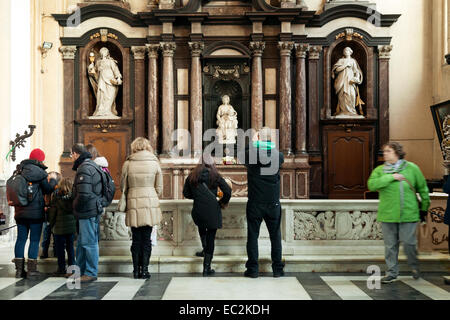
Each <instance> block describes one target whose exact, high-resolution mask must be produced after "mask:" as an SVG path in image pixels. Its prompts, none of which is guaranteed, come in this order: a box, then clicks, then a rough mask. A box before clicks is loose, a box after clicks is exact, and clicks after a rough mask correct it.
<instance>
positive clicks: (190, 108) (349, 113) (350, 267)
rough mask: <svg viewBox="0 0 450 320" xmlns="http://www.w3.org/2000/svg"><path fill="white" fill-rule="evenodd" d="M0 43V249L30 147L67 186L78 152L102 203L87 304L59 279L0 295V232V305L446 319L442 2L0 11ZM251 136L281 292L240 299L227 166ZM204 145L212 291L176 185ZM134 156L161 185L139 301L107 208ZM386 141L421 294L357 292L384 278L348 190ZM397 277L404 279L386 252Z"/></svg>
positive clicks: (234, 178) (449, 159)
mask: <svg viewBox="0 0 450 320" xmlns="http://www.w3.org/2000/svg"><path fill="white" fill-rule="evenodd" d="M0 25H1V26H2V28H0V35H1V39H2V42H1V44H0V46H1V48H2V50H0V70H1V71H2V75H3V76H2V77H0V97H1V101H0V106H1V115H2V116H1V117H0V133H1V134H0V156H1V161H0V213H3V215H4V216H5V217H6V221H5V224H4V225H0V230H1V229H3V228H4V227H5V228H8V227H12V226H14V225H15V221H14V211H13V208H12V207H9V206H8V202H7V200H6V195H5V192H6V181H7V180H8V178H9V177H10V176H11V174H12V173H13V171H14V170H15V168H16V165H17V164H18V163H20V161H22V160H23V159H26V158H27V157H28V155H29V153H30V151H31V150H33V149H35V148H40V149H42V150H44V151H45V155H46V160H45V165H46V166H47V167H48V171H57V172H60V173H61V174H62V176H63V177H65V176H67V177H72V178H73V177H74V176H75V171H73V170H72V166H73V159H72V146H73V145H74V144H75V143H82V144H85V145H87V144H93V145H94V146H95V147H96V148H97V150H98V152H99V154H101V155H102V156H104V157H105V158H106V159H107V160H108V163H109V171H110V173H111V177H112V178H113V179H114V181H115V184H116V189H117V191H116V194H115V197H114V201H113V202H112V203H111V205H110V206H109V207H108V208H106V212H105V213H104V214H103V215H102V216H101V220H100V226H99V238H100V242H99V252H100V258H99V263H98V264H99V273H100V274H105V276H99V278H98V279H99V280H97V281H96V282H95V283H93V284H90V286H97V287H96V288H97V289H98V290H97V291H96V293H95V294H94V296H93V297H92V296H89V293H83V292H82V291H83V290H81V291H80V290H78V291H76V290H75V291H71V290H69V289H66V288H64V286H63V285H64V283H65V282H64V281H65V279H57V280H55V279H56V278H51V277H50V278H48V279H47V280H44V281H43V283H41V284H38V285H35V284H34V283H27V282H24V283H23V284H21V282H20V281H19V280H18V279H14V278H11V274H12V273H13V272H14V270H13V268H14V265H13V264H11V263H10V261H11V259H12V258H13V257H14V256H13V254H14V252H13V251H14V249H13V248H14V242H15V239H16V237H17V232H16V230H15V229H14V228H11V229H9V230H7V231H3V232H1V233H0V300H9V299H25V300H27V299H44V298H45V299H55V300H58V299H97V300H100V299H130V300H131V299H134V300H139V299H143V300H144V299H149V300H161V299H162V300H185V299H188V300H189V299H193V300H226V299H237V300H239V299H248V298H247V297H248V295H249V294H253V295H254V300H310V299H313V300H316V299H325V300H329V299H331V300H334V299H336V300H338V299H342V300H350V299H357V300H360V299H361V300H377V299H387V300H394V299H399V300H410V299H414V300H428V299H433V300H450V288H449V286H448V285H445V284H444V283H443V282H442V277H447V278H448V275H450V273H449V271H450V258H449V253H448V237H449V234H448V232H449V228H448V225H446V224H445V223H444V218H443V217H444V212H445V210H446V205H447V198H448V195H447V194H446V193H444V191H443V185H444V181H445V180H444V179H445V177H446V176H447V175H448V168H450V167H448V164H450V147H449V146H450V143H449V142H450V130H449V128H450V122H448V125H447V116H448V117H449V118H448V119H450V0H433V1H430V0H396V1H392V0H367V1H366V0H359V1H358V0H52V1H49V0H33V1H28V0H23V1H22V0H21V1H16V0H14V1H13V0H2V1H0ZM266 127H267V128H270V129H272V132H273V135H274V137H276V139H274V141H276V147H277V149H278V150H279V151H280V152H282V153H283V155H284V163H283V165H282V166H281V168H280V172H279V176H280V195H279V196H280V203H281V207H282V209H281V210H282V214H281V215H282V218H281V237H282V246H283V261H284V263H285V272H286V273H287V276H286V277H285V278H283V279H282V280H281V282H278V283H274V282H271V281H275V279H272V278H264V277H262V278H261V281H262V284H260V285H261V288H264V289H262V290H261V293H255V288H256V287H255V284H254V281H253V280H252V279H242V278H239V276H240V275H241V273H243V271H244V270H245V261H246V258H247V255H246V240H247V226H246V213H245V210H246V204H247V196H248V189H249V185H248V181H247V180H248V179H247V168H246V166H245V165H244V163H241V162H240V161H239V159H238V157H237V152H238V151H239V148H240V147H242V146H241V144H240V143H241V142H242V141H244V140H245V139H247V140H250V139H251V137H252V134H253V132H252V130H256V131H258V130H260V129H262V128H266ZM214 134H216V135H217V136H218V137H219V138H218V141H219V143H218V146H219V147H217V148H216V149H215V152H216V154H215V155H216V156H215V158H214V159H215V161H216V166H217V169H218V170H219V172H220V173H221V174H222V175H223V176H224V177H225V178H226V180H227V182H228V183H229V185H230V186H231V189H232V199H231V202H230V204H229V207H228V208H227V209H226V210H223V228H222V229H219V230H218V231H217V237H216V247H215V256H214V260H213V264H214V267H215V269H216V273H217V275H216V277H215V280H211V281H210V282H208V283H206V282H205V281H206V279H201V278H196V277H195V274H196V273H199V272H201V268H202V262H203V259H201V258H198V257H196V256H195V252H196V251H198V249H199V247H200V239H199V235H198V234H197V229H196V225H195V223H194V221H193V220H192V218H191V209H192V201H191V200H188V199H186V198H185V197H184V196H183V185H184V184H185V181H186V178H187V177H188V175H189V174H190V172H191V170H192V169H193V168H194V167H195V166H196V165H197V163H198V160H199V155H201V154H202V152H203V151H204V150H205V149H207V148H209V146H210V143H211V142H212V138H211V136H214ZM242 135H243V140H242V141H241V139H240V138H241V136H242ZM138 137H145V138H146V139H148V140H149V141H150V144H151V147H152V149H153V150H154V153H155V155H156V156H157V157H158V160H159V163H160V166H161V171H162V183H163V189H162V194H161V197H160V206H161V212H162V221H161V223H160V224H159V225H158V226H157V231H156V238H155V241H154V242H155V243H154V244H152V245H154V246H153V251H152V256H151V260H150V273H151V274H153V277H152V279H150V280H148V281H147V282H143V281H141V282H139V281H137V280H133V279H128V280H127V279H125V277H127V276H128V275H129V274H130V272H131V268H132V264H131V257H130V250H129V248H130V244H131V230H130V228H129V227H127V226H126V224H125V213H124V212H120V210H119V207H118V202H119V199H120V198H121V191H120V180H121V174H122V166H123V164H124V162H125V160H126V159H127V157H128V156H130V152H131V143H132V142H133V140H135V139H136V138H138ZM390 141H396V142H399V143H400V144H401V145H402V146H403V147H404V150H405V152H406V159H407V161H410V162H413V163H414V164H416V165H417V166H418V167H419V168H420V170H421V172H422V173H423V176H424V177H425V179H426V182H427V185H428V189H429V194H430V200H431V205H430V208H429V211H428V212H429V214H428V217H427V228H428V229H427V231H426V232H424V231H421V230H419V229H418V232H417V247H418V251H419V256H418V257H419V261H420V264H421V271H422V272H423V273H424V277H423V279H422V280H423V282H420V283H418V282H414V281H413V280H411V279H409V278H408V277H407V276H404V275H402V276H400V280H401V281H399V282H397V283H396V284H395V285H397V287H395V288H396V289H395V290H392V289H389V288H385V287H382V289H381V290H371V289H370V288H369V289H368V288H367V287H366V286H365V281H366V279H367V277H368V275H370V273H369V274H368V272H369V271H367V270H368V267H369V266H374V265H375V266H379V267H380V268H381V269H382V270H383V268H384V254H385V246H384V243H383V233H382V229H381V224H380V222H378V221H377V210H378V204H379V199H378V193H377V192H370V191H369V189H368V185H367V181H368V179H369V177H370V175H371V172H372V171H373V170H374V169H375V168H377V167H378V166H380V165H383V163H384V158H383V146H384V145H385V144H386V143H388V142H390ZM11 146H13V148H11ZM14 146H17V147H15V148H14ZM156 239H157V241H156ZM259 253H260V272H269V273H270V272H271V239H270V236H269V232H268V230H267V229H266V227H265V225H263V226H261V234H260V237H259ZM399 263H400V271H401V272H406V271H407V270H408V265H407V258H406V256H405V254H404V252H403V251H402V250H400V257H399ZM55 266H56V259H55V258H51V259H45V260H39V261H38V268H39V269H40V270H41V272H44V273H45V272H49V273H50V272H52V271H53V269H54V268H55ZM111 274H112V275H114V276H109V275H111ZM406 274H407V273H406ZM114 277H118V278H117V279H120V280H117V279H116V280H114ZM52 279H53V280H52ZM154 280H157V281H154ZM222 280H223V283H222V282H221V281H222ZM247 280H248V281H247ZM258 280H260V279H258ZM266 280H267V283H266V282H265V281H266ZM269 280H270V281H269ZM276 280H277V281H278V279H276ZM422 280H420V281H422ZM18 281H19V282H18ZM52 281H53V282H52ZM115 281H118V282H117V283H118V285H117V286H116V287H114V288H112V286H111V283H113V282H115ZM152 281H154V282H152ZM202 281H203V282H202ZM214 281H215V282H214ZM283 281H284V282H283ZM44 282H45V283H44ZM19 284H20V286H19ZM18 286H19V287H18ZM38 286H41V287H40V288H39V287H38ZM203 286H210V287H211V288H213V289H211V291H210V292H203V291H202V290H201V288H202V287H203ZM14 287H15V289H14ZM120 288H122V289H120ZM187 288H189V289H187ZM396 290H398V292H400V293H397V291H396ZM102 292H103V293H102ZM280 292H283V293H282V294H281V293H280ZM127 297H128V298H127Z"/></svg>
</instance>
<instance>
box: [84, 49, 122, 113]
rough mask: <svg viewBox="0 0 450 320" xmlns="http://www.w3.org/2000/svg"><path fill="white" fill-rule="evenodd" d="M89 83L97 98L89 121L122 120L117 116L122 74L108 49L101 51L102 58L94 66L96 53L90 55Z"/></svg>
mask: <svg viewBox="0 0 450 320" xmlns="http://www.w3.org/2000/svg"><path fill="white" fill-rule="evenodd" d="M90 60H91V64H90V65H89V67H88V74H89V81H90V82H91V85H92V88H93V89H94V93H95V97H96V98H97V106H96V108H95V112H94V114H93V116H92V117H89V119H99V118H100V119H120V117H118V116H117V110H116V97H117V93H118V92H119V86H120V85H121V84H122V74H121V73H120V71H119V67H118V66H117V61H116V60H114V59H113V58H111V56H110V55H109V50H108V48H105V47H103V48H101V49H100V58H99V59H97V61H96V62H95V64H94V60H95V58H94V53H93V52H91V54H90Z"/></svg>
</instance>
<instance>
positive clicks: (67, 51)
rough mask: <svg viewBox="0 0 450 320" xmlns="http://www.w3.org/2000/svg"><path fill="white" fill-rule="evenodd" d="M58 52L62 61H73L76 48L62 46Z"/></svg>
mask: <svg viewBox="0 0 450 320" xmlns="http://www.w3.org/2000/svg"><path fill="white" fill-rule="evenodd" d="M59 52H61V53H62V55H63V59H64V60H74V59H75V53H76V52H77V47H76V46H62V47H61V48H59Z"/></svg>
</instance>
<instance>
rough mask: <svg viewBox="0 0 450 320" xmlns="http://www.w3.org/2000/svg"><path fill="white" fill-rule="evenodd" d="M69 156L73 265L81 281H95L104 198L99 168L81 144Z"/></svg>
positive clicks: (104, 204)
mask: <svg viewBox="0 0 450 320" xmlns="http://www.w3.org/2000/svg"><path fill="white" fill-rule="evenodd" d="M71 157H72V159H73V160H75V162H74V165H73V168H72V170H74V171H76V172H77V173H76V175H75V179H74V184H73V214H74V215H75V217H76V219H77V220H78V225H79V233H78V238H77V250H76V264H77V265H78V266H79V267H80V272H81V278H80V281H81V282H89V281H95V280H96V279H97V274H98V258H99V247H98V237H99V228H98V224H99V223H100V215H101V214H102V213H103V208H105V207H106V206H107V201H106V199H105V197H104V196H103V194H102V188H103V185H102V177H101V175H100V173H99V172H98V171H97V169H98V170H101V169H100V167H98V165H97V164H95V162H94V161H92V159H91V158H92V155H91V154H90V153H89V152H87V151H86V147H85V146H84V145H83V144H80V143H77V144H75V145H74V146H73V147H72V153H71Z"/></svg>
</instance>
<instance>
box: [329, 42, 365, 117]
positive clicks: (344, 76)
mask: <svg viewBox="0 0 450 320" xmlns="http://www.w3.org/2000/svg"><path fill="white" fill-rule="evenodd" d="M352 54H353V50H352V49H351V48H349V47H347V48H345V49H344V57H342V58H341V59H339V61H338V62H336V64H335V65H334V66H333V70H332V73H331V77H332V78H333V79H335V78H336V80H335V82H334V88H335V90H336V94H337V96H338V105H337V108H336V118H364V114H363V110H362V105H363V104H364V102H363V101H362V100H361V98H360V95H359V89H358V87H357V85H358V84H361V83H362V82H363V74H362V71H361V68H360V67H359V64H358V62H357V61H356V60H355V59H353V58H352V57H351V55H352ZM357 107H358V109H359V114H358V112H357V110H356V108H357Z"/></svg>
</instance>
